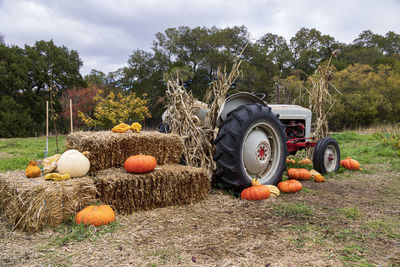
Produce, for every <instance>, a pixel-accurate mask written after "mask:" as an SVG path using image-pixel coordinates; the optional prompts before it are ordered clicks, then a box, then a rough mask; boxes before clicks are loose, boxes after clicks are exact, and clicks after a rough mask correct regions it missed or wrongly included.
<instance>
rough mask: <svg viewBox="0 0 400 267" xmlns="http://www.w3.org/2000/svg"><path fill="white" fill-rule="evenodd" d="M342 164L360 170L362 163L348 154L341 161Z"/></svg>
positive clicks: (349, 168)
mask: <svg viewBox="0 0 400 267" xmlns="http://www.w3.org/2000/svg"><path fill="white" fill-rule="evenodd" d="M340 165H342V166H343V167H344V168H346V169H348V170H352V171H358V170H360V163H359V162H358V161H357V160H355V159H352V158H350V157H349V156H347V157H346V158H345V159H344V160H342V161H341V162H340Z"/></svg>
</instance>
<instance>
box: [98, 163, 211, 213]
mask: <svg viewBox="0 0 400 267" xmlns="http://www.w3.org/2000/svg"><path fill="white" fill-rule="evenodd" d="M95 184H96V187H97V190H98V192H99V198H100V200H101V201H102V202H104V203H107V204H109V205H112V206H113V207H114V208H115V209H116V210H117V211H118V213H120V214H130V213H132V212H134V211H138V210H147V209H154V208H160V207H165V206H171V205H182V204H189V203H193V202H196V201H199V200H202V199H203V198H204V197H205V196H206V195H207V193H208V190H209V187H210V180H209V178H208V176H207V173H206V170H205V169H201V168H195V167H190V166H182V165H178V164H167V165H161V166H159V167H158V168H156V169H155V170H154V171H152V172H149V173H145V174H132V173H127V172H126V171H125V170H124V169H123V168H118V169H107V170H103V171H100V172H99V173H98V174H97V177H96V178H95Z"/></svg>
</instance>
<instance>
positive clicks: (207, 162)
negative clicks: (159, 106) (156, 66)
mask: <svg viewBox="0 0 400 267" xmlns="http://www.w3.org/2000/svg"><path fill="white" fill-rule="evenodd" d="M242 52H243V51H242ZM241 54H242V53H241ZM241 54H240V55H241ZM240 55H239V56H238V57H237V59H239V57H240ZM240 64H241V60H236V61H235V62H234V64H233V66H232V70H231V71H230V73H229V74H228V73H227V72H226V68H224V69H223V70H222V69H221V68H218V70H217V77H216V79H215V81H214V82H212V83H211V85H210V87H209V88H208V90H207V92H206V96H205V101H204V102H205V103H207V104H205V103H203V102H200V101H199V100H198V99H196V98H195V97H194V96H193V95H192V94H191V93H190V92H187V91H186V89H185V87H184V86H183V82H182V81H181V80H180V78H179V75H178V74H177V77H176V78H175V77H174V78H172V77H171V76H169V77H167V91H166V108H167V110H168V113H169V114H168V116H167V117H166V122H167V123H168V124H169V125H170V128H171V131H172V133H176V134H179V135H180V136H182V137H183V139H184V152H183V155H184V158H185V161H186V163H187V164H188V165H190V166H194V167H204V168H206V169H207V171H208V173H209V175H210V177H213V173H214V171H215V170H216V164H215V162H214V160H213V156H214V152H215V147H214V145H213V140H214V138H215V137H216V135H217V133H218V128H217V126H216V122H217V116H218V111H219V110H220V108H221V106H222V104H223V103H224V101H225V97H226V94H227V92H228V90H229V89H230V87H231V85H232V83H233V82H235V80H236V79H237V78H238V77H239V74H240V71H239V67H240ZM200 109H205V110H207V115H206V117H205V119H204V120H203V121H202V120H201V118H199V116H198V115H199V111H200Z"/></svg>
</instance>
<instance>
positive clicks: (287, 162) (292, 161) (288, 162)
mask: <svg viewBox="0 0 400 267" xmlns="http://www.w3.org/2000/svg"><path fill="white" fill-rule="evenodd" d="M295 163H296V161H295V160H294V159H286V164H295Z"/></svg>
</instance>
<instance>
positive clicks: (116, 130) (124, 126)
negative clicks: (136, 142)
mask: <svg viewBox="0 0 400 267" xmlns="http://www.w3.org/2000/svg"><path fill="white" fill-rule="evenodd" d="M130 128H131V126H129V125H128V124H126V123H120V124H118V125H117V126H114V128H112V129H111V131H112V132H113V133H124V132H126V131H128V130H129V129H130Z"/></svg>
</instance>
